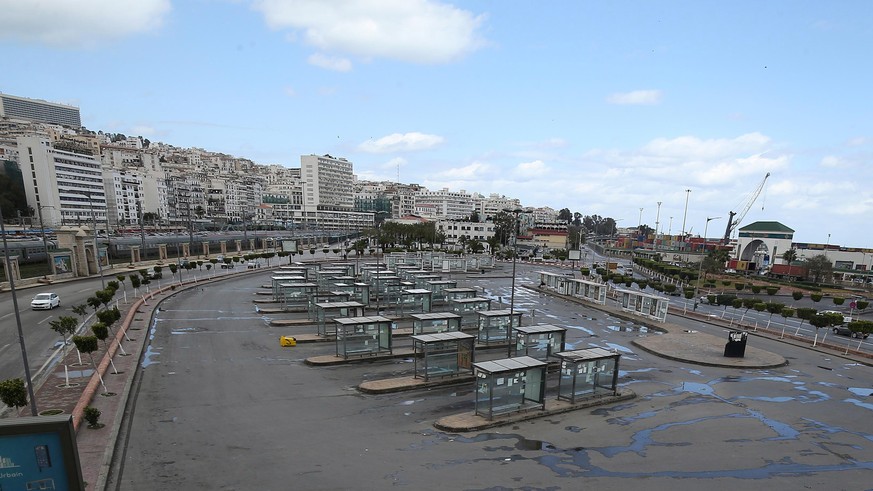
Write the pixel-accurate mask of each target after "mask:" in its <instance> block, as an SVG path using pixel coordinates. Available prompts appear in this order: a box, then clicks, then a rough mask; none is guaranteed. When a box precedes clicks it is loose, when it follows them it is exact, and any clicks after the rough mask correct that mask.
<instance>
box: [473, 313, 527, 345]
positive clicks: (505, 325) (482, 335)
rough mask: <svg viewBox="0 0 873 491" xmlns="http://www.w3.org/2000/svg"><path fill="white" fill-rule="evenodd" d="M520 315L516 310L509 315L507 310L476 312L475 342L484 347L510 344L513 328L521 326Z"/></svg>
mask: <svg viewBox="0 0 873 491" xmlns="http://www.w3.org/2000/svg"><path fill="white" fill-rule="evenodd" d="M521 314H522V312H519V311H517V310H516V311H514V312H511V313H510V310H509V309H500V310H483V311H480V312H476V315H477V316H478V323H477V325H478V326H479V335H478V337H477V340H478V341H479V342H480V343H482V344H486V345H487V344H495V343H509V342H511V341H512V339H511V335H512V330H513V328H518V327H519V326H521Z"/></svg>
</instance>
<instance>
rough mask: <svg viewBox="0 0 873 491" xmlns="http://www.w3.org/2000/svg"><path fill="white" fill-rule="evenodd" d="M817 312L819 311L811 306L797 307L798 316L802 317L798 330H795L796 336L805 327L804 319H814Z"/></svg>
mask: <svg viewBox="0 0 873 491" xmlns="http://www.w3.org/2000/svg"><path fill="white" fill-rule="evenodd" d="M816 313H818V311H817V310H815V309H813V308H809V307H799V308H798V309H797V318H798V319H800V325H798V326H797V331H795V332H794V335H795V336H797V335H798V334H800V328H801V327H803V321H808V320H810V319H812V317H813V316H814V315H815V314H816Z"/></svg>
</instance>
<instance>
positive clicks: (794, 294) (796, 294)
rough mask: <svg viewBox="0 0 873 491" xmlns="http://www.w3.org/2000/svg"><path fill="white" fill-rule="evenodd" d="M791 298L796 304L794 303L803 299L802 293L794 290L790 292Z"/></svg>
mask: <svg viewBox="0 0 873 491" xmlns="http://www.w3.org/2000/svg"><path fill="white" fill-rule="evenodd" d="M791 298H793V299H794V301H795V302H796V301H798V300H800V299H801V298H803V292H802V291H798V290H795V291H793V292H791Z"/></svg>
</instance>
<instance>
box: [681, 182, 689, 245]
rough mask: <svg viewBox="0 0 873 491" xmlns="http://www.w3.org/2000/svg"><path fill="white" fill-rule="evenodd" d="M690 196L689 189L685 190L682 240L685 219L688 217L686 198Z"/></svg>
mask: <svg viewBox="0 0 873 491" xmlns="http://www.w3.org/2000/svg"><path fill="white" fill-rule="evenodd" d="M689 197H691V190H690V189H686V190H685V214H684V215H682V240H683V241H684V240H685V219H686V218H687V217H688V198H689Z"/></svg>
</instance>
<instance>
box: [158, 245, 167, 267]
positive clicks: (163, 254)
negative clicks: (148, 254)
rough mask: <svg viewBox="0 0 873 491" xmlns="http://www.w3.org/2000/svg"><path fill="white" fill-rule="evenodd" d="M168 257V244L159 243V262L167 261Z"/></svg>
mask: <svg viewBox="0 0 873 491" xmlns="http://www.w3.org/2000/svg"><path fill="white" fill-rule="evenodd" d="M167 257H168V256H167V244H158V262H159V263H162V262H164V261H166V260H167Z"/></svg>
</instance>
